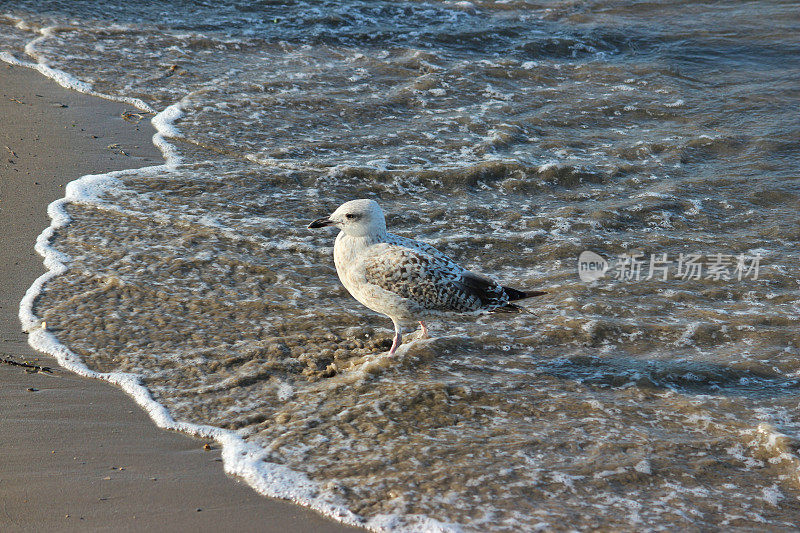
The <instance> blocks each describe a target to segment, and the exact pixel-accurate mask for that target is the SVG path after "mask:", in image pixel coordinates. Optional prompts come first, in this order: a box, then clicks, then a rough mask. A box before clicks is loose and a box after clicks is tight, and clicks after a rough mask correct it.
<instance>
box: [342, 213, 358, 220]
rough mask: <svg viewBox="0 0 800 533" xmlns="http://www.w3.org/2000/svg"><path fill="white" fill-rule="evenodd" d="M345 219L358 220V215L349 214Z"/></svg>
mask: <svg viewBox="0 0 800 533" xmlns="http://www.w3.org/2000/svg"><path fill="white" fill-rule="evenodd" d="M344 218H346V219H347V220H356V219H357V218H358V215H356V214H354V213H347V214H346V215H345V216H344Z"/></svg>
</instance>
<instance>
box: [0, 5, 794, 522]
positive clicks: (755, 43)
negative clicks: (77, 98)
mask: <svg viewBox="0 0 800 533" xmlns="http://www.w3.org/2000/svg"><path fill="white" fill-rule="evenodd" d="M0 8H2V9H0V13H3V14H2V15H0V53H1V54H2V55H0V58H2V59H3V60H5V61H8V62H17V63H21V64H26V65H29V66H32V67H35V68H38V69H39V70H40V71H42V72H43V73H44V74H46V75H49V76H51V77H54V78H56V79H57V80H58V81H59V82H61V83H62V84H64V85H65V86H69V87H71V88H73V89H75V90H81V91H84V92H91V93H95V94H100V95H105V96H106V97H109V98H113V99H118V100H123V101H127V102H129V103H131V104H132V105H134V106H136V107H138V108H139V110H140V111H141V112H142V116H144V117H145V120H147V119H153V122H154V125H155V126H156V128H157V130H158V131H159V134H158V135H157V137H156V139H155V140H156V143H157V144H158V145H159V146H160V147H161V148H162V151H163V152H164V153H165V163H164V164H163V165H160V166H157V167H150V168H147V169H140V170H130V171H123V172H118V173H113V174H112V175H102V176H90V177H85V178H83V179H82V180H80V181H78V182H74V183H73V184H71V185H70V187H69V188H68V189H67V197H66V198H65V199H64V200H61V201H59V202H56V203H55V204H53V205H52V206H51V208H50V214H51V217H52V218H53V225H52V226H51V228H49V229H48V230H47V231H46V232H45V233H43V235H42V236H41V237H40V240H39V243H38V248H37V249H38V250H39V251H40V253H42V254H43V255H45V257H46V264H47V266H48V268H49V269H50V272H49V273H48V274H47V275H45V276H44V277H43V278H41V279H40V280H39V281H38V282H37V284H36V285H34V287H32V288H31V290H30V291H29V292H28V295H27V296H26V299H25V300H24V301H23V302H22V306H21V318H22V320H23V325H24V326H25V327H26V328H27V329H28V330H29V331H30V332H31V340H32V343H33V344H34V345H35V346H37V347H39V348H40V349H43V350H46V351H49V352H51V353H54V354H55V355H57V356H58V357H59V358H60V360H61V362H62V364H64V365H65V366H67V367H68V368H72V369H73V370H76V371H78V372H81V373H84V374H87V375H94V376H98V377H102V378H104V379H108V380H111V381H114V382H116V383H118V384H120V385H121V386H123V387H124V388H125V390H127V391H128V392H129V393H130V394H132V395H133V396H134V397H135V398H136V399H137V401H139V402H140V403H141V404H142V405H143V406H144V407H145V408H146V409H147V410H148V411H149V412H150V414H151V415H152V416H153V418H154V420H155V421H156V422H157V423H159V424H160V425H162V426H165V427H172V428H175V429H181V430H184V431H188V432H191V433H194V434H198V435H204V436H207V437H213V438H216V439H217V440H218V441H219V442H221V443H222V444H223V445H224V453H223V457H224V460H225V468H226V469H227V470H228V471H229V472H231V473H234V474H237V475H239V476H242V477H243V478H244V479H245V480H246V481H247V482H248V483H250V484H251V485H252V486H253V487H254V488H256V489H257V490H259V491H260V492H262V493H264V494H267V495H271V496H278V497H283V498H289V499H293V500H295V501H297V502H298V503H301V504H303V505H307V506H309V507H312V508H314V509H317V510H319V511H321V512H323V513H326V514H328V515H331V516H333V517H335V518H337V519H339V520H342V521H345V522H348V523H353V524H360V525H364V526H367V527H369V528H372V529H391V530H434V529H444V530H464V531H486V530H491V531H519V530H535V529H545V530H566V529H600V530H642V529H651V530H706V529H709V528H710V529H725V530H737V529H738V530H754V529H758V530H764V529H766V530H771V531H783V530H786V531H788V530H795V529H796V528H797V527H798V517H800V499H799V498H800V477H799V474H800V470H798V467H800V458H798V453H797V450H798V447H799V446H800V440H799V438H800V414H799V411H798V408H799V407H800V332H799V331H798V328H799V327H800V287H798V278H800V272H799V267H798V264H799V263H798V259H800V258H799V257H798V256H799V255H800V252H799V251H798V250H799V249H798V245H799V244H800V224H798V212H799V211H800V179H799V178H798V176H800V174H799V173H798V168H800V149H798V146H799V143H800V118H798V117H800V115H798V112H797V105H798V98H799V97H800V93H798V86H799V85H798V84H799V83H800V39H798V35H800V33H799V30H800V17H799V16H798V13H800V4H798V3H796V2H777V1H774V2H771V1H764V0H762V1H754V2H748V3H728V4H725V3H722V4H719V3H713V4H711V3H686V2H679V1H676V0H672V1H669V0H668V1H663V2H627V3H620V2H609V1H587V2H574V1H569V0H561V1H553V2H530V1H522V0H509V1H497V2H491V1H474V2H433V1H431V2H417V1H401V2H383V1H372V2H367V1H356V0H348V1H344V2H331V1H322V2H304V1H300V0H298V1H286V2H252V1H244V0H226V1H223V2H192V3H188V2H166V1H158V2H138V3H133V2H131V3H123V4H121V3H119V2H105V1H91V2H90V1H86V2H79V1H75V2H72V1H71V2H36V1H24V0H23V1H14V2H0ZM354 198H374V199H376V200H378V201H379V202H380V203H381V205H382V206H383V208H384V210H385V211H386V212H387V215H388V220H387V222H388V225H389V227H390V230H391V231H393V232H396V233H398V234H401V235H405V236H410V237H414V238H419V239H422V240H424V241H426V242H428V243H431V244H433V245H434V246H436V247H437V248H439V249H440V250H441V251H443V252H445V253H447V254H448V255H450V256H451V257H452V258H453V259H454V260H456V261H458V262H459V263H461V264H463V265H465V266H467V267H468V268H471V269H473V270H475V271H477V272H481V273H484V274H488V275H491V276H494V277H495V278H497V279H498V280H500V281H501V282H502V283H504V284H506V285H510V286H513V287H518V288H521V289H540V290H546V291H547V292H548V294H547V295H546V296H543V297H540V298H538V299H535V300H531V301H529V302H525V303H524V305H525V306H526V308H527V309H528V312H523V313H518V314H512V315H508V314H502V315H485V316H480V317H477V318H475V317H468V318H457V317H454V318H452V319H447V320H439V321H434V322H432V323H431V324H430V327H431V331H432V335H433V338H432V339H430V340H425V341H417V342H412V339H410V338H408V339H407V343H406V344H405V345H404V346H403V348H402V349H401V350H400V351H399V352H398V355H397V356H395V357H391V358H390V357H387V356H386V354H385V352H386V350H387V349H388V347H389V345H390V343H391V336H392V331H391V323H390V321H389V320H388V319H387V318H386V317H382V316H379V315H376V314H374V313H372V312H371V311H368V310H367V309H365V308H363V307H362V306H360V305H359V304H358V303H357V302H355V301H354V300H353V299H352V298H351V297H350V296H349V295H348V294H347V292H346V291H345V290H344V289H343V288H342V286H341V285H340V283H339V281H338V279H337V276H336V272H335V269H334V267H333V260H332V244H333V238H334V234H333V233H332V232H330V231H326V230H322V231H311V230H308V229H307V228H306V225H307V224H308V222H309V221H310V220H312V219H315V218H319V217H322V216H325V215H327V214H328V213H330V212H331V211H332V210H333V209H335V208H336V207H337V206H338V205H339V204H340V203H342V202H344V201H346V200H350V199H354ZM585 251H591V252H593V253H594V254H597V256H599V257H600V259H599V260H598V263H597V264H598V265H602V262H603V261H605V263H606V266H607V271H606V272H605V275H602V276H600V277H599V278H598V279H595V277H590V278H586V277H585V276H583V274H585V273H586V270H585V268H584V269H583V270H581V271H580V272H579V268H578V267H579V265H578V258H579V256H580V255H581V253H582V252H585ZM592 257H595V256H592ZM698 265H699V267H698ZM584 266H585V265H584ZM587 268H588V267H587ZM601 270H602V269H601ZM601 273H602V272H601ZM582 278H583V279H582ZM43 324H44V327H43Z"/></svg>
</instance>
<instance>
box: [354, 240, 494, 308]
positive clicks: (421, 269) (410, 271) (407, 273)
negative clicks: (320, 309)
mask: <svg viewBox="0 0 800 533" xmlns="http://www.w3.org/2000/svg"><path fill="white" fill-rule="evenodd" d="M414 244H415V245H414V246H404V245H401V244H381V245H376V246H375V247H373V249H374V250H373V252H372V253H370V254H369V255H368V256H367V257H366V258H364V263H363V264H364V270H365V274H366V279H367V282H368V283H372V284H374V285H377V286H378V287H381V288H382V289H385V290H387V291H390V292H393V293H395V294H397V295H398V296H400V297H402V298H408V299H409V300H412V301H414V302H415V303H417V304H418V305H420V306H421V307H423V308H425V309H430V310H435V311H454V312H469V311H478V310H481V309H487V310H491V309H495V308H497V307H502V306H504V305H506V304H508V296H507V295H506V294H505V292H504V291H503V288H502V287H501V286H500V284H498V283H497V282H495V281H493V280H490V279H487V278H484V277H483V276H479V275H478V274H475V273H474V272H470V271H469V270H466V269H464V268H462V267H460V266H458V265H457V264H456V263H454V262H453V261H452V260H450V259H449V258H448V257H447V256H445V255H444V254H441V253H439V252H438V251H436V250H435V249H433V248H432V247H430V248H432V249H433V250H434V251H436V254H435V255H434V254H431V253H428V251H427V250H426V249H425V247H429V245H425V247H420V246H416V243H414Z"/></svg>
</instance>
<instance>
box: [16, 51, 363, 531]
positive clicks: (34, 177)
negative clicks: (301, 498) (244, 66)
mask: <svg viewBox="0 0 800 533" xmlns="http://www.w3.org/2000/svg"><path fill="white" fill-rule="evenodd" d="M136 111H137V110H135V109H133V108H131V107H130V106H126V105H123V104H118V103H114V102H110V101H106V100H102V99H99V98H94V97H91V96H86V95H82V94H79V93H76V92H72V91H68V90H65V89H63V88H61V87H59V86H58V85H57V84H56V83H54V82H52V81H51V80H48V79H46V78H45V77H43V76H41V75H40V74H39V73H37V72H35V71H32V70H29V69H26V68H23V67H11V66H7V65H5V64H0V124H1V125H0V156H1V157H0V187H1V188H0V228H2V231H0V272H2V277H1V278H0V354H1V357H2V359H3V360H4V363H3V364H0V404H2V406H3V416H2V417H0V447H2V461H0V529H2V530H4V531H53V530H59V531H67V530H81V531H85V530H95V529H113V530H115V531H133V530H159V531H168V530H170V531H174V530H189V529H191V530H194V531H218V530H220V529H223V528H229V529H231V530H236V531H345V530H353V529H351V528H346V527H344V526H341V525H339V524H337V523H335V522H333V521H331V520H328V519H326V518H325V517H323V516H321V515H318V514H316V513H314V512H311V511H308V510H305V509H302V508H300V507H297V506H295V505H292V504H290V503H287V502H284V501H279V500H272V499H269V498H265V497H262V496H260V495H258V494H257V493H255V492H254V491H253V490H252V489H251V488H249V487H248V486H247V485H246V484H244V483H243V482H241V481H238V480H236V479H232V478H230V477H228V476H226V475H225V473H224V472H223V468H222V463H221V459H220V454H219V451H218V450H217V449H216V447H213V446H212V449H210V450H207V449H204V445H205V444H206V443H205V442H204V441H202V440H198V439H195V438H192V437H188V436H185V435H181V434H177V433H174V432H168V431H164V430H161V429H158V428H157V427H156V426H155V425H154V424H153V423H152V421H151V420H150V419H149V418H148V417H147V415H146V414H145V413H144V412H143V411H142V410H141V409H140V408H139V407H138V406H137V405H136V404H135V403H134V402H133V400H131V399H130V398H129V397H127V396H126V395H125V394H124V393H123V392H122V391H120V390H118V389H116V388H115V387H113V386H111V385H109V384H107V383H104V382H101V381H97V380H90V379H84V378H81V377H79V376H76V375H73V374H71V373H68V372H66V371H63V370H61V369H59V368H58V366H57V363H56V362H55V361H54V360H53V359H52V358H50V357H47V356H44V355H42V354H38V353H36V352H35V351H33V350H32V349H31V348H30V347H29V346H28V344H27V342H26V336H25V334H23V333H21V332H20V327H19V321H18V319H17V312H18V305H19V301H20V299H21V298H22V296H23V295H24V293H25V290H26V289H27V288H28V287H29V286H30V285H31V283H32V282H33V281H34V280H35V279H36V278H37V277H38V276H39V275H41V274H42V273H43V272H44V269H43V267H42V264H41V258H40V257H39V256H38V255H37V254H36V253H35V251H34V248H33V246H34V242H35V240H36V236H37V235H38V234H39V233H40V232H41V231H42V230H43V229H44V228H45V227H47V226H48V224H49V220H48V218H47V214H46V207H47V205H48V203H50V202H51V201H53V200H56V199H58V198H60V197H62V196H63V190H64V186H65V185H66V184H67V183H69V182H70V181H72V180H74V179H76V178H78V177H80V176H81V175H84V174H88V173H93V174H94V173H101V172H107V171H110V170H116V169H124V168H133V167H141V166H148V165H153V164H159V163H160V162H161V156H160V154H159V153H158V152H157V150H156V149H155V148H154V147H153V145H152V144H151V142H150V137H151V135H152V134H153V133H154V132H153V130H152V128H151V126H150V123H149V121H148V119H147V117H146V118H145V119H144V120H142V121H141V122H138V121H137V120H136V119H135V118H130V117H129V120H126V119H124V118H123V114H124V113H125V112H136ZM20 364H29V365H39V366H43V367H49V368H51V371H49V372H36V371H35V370H34V371H31V370H33V369H31V368H26V367H24V366H20Z"/></svg>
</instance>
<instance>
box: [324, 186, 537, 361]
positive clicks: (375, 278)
mask: <svg viewBox="0 0 800 533" xmlns="http://www.w3.org/2000/svg"><path fill="white" fill-rule="evenodd" d="M325 226H336V227H337V228H339V229H340V230H341V232H339V235H338V236H337V237H336V244H335V245H334V247H333V260H334V262H335V263H336V272H337V273H338V274H339V279H340V280H341V281H342V285H344V287H345V288H346V289H347V290H348V291H349V292H350V294H352V295H353V297H354V298H355V299H356V300H358V301H359V302H361V303H362V304H364V305H365V306H367V307H369V308H370V309H372V310H373V311H377V312H378V313H381V314H384V315H386V316H388V317H389V318H391V319H392V322H393V323H394V341H393V342H392V349H391V350H390V351H389V355H392V354H394V352H395V351H396V350H397V348H398V346H400V343H401V342H402V339H401V337H400V335H401V334H402V331H403V329H402V328H403V326H409V325H411V326H413V325H414V323H415V322H419V324H420V326H421V327H422V338H427V337H428V328H427V327H426V326H425V322H423V321H422V319H423V318H427V317H430V316H440V315H443V314H446V313H477V312H480V311H495V310H509V311H514V310H517V309H519V308H518V307H516V306H515V305H513V304H511V303H510V302H513V301H515V300H521V299H523V298H530V297H533V296H539V295H542V294H545V293H544V292H541V291H529V292H524V291H520V290H517V289H512V288H510V287H503V286H502V285H500V284H499V283H498V282H496V281H495V280H493V279H489V278H486V277H483V276H481V275H479V274H475V273H474V272H470V271H469V270H467V269H466V268H463V267H461V266H459V265H457V264H456V263H455V262H454V261H452V260H451V259H450V258H449V257H447V256H446V255H444V254H443V253H441V252H440V251H439V250H437V249H436V248H434V247H433V246H431V245H429V244H425V243H424V242H419V241H415V240H412V239H407V238H405V237H400V236H398V235H392V234H391V233H387V231H386V220H385V219H384V216H383V211H382V210H381V208H380V206H379V205H378V203H377V202H376V201H374V200H351V201H349V202H346V203H344V204H342V205H341V206H339V208H338V209H337V210H336V211H334V212H333V213H332V214H331V215H330V216H328V217H325V218H320V219H318V220H315V221H314V222H312V223H311V224H309V225H308V227H309V228H322V227H325Z"/></svg>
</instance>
